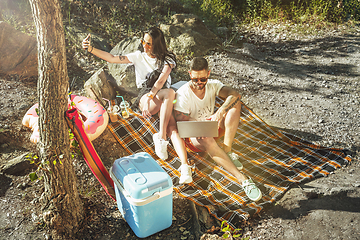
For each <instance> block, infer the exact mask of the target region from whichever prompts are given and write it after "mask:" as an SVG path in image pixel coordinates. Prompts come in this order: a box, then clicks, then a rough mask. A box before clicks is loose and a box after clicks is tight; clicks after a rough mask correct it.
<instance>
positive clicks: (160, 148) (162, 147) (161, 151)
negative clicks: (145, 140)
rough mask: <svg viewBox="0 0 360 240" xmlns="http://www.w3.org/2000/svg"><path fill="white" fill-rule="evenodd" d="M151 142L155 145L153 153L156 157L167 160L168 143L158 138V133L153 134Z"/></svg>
mask: <svg viewBox="0 0 360 240" xmlns="http://www.w3.org/2000/svg"><path fill="white" fill-rule="evenodd" d="M153 141H154V144H155V153H156V155H157V156H158V157H159V158H161V159H162V160H165V159H167V158H168V153H167V145H168V144H169V142H168V141H165V140H164V139H162V138H161V137H160V136H159V133H154V135H153Z"/></svg>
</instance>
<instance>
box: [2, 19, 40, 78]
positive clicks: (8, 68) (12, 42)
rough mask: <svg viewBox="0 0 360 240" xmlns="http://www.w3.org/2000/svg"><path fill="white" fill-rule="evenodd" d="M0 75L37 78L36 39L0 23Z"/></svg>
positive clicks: (4, 23)
mask: <svg viewBox="0 0 360 240" xmlns="http://www.w3.org/2000/svg"><path fill="white" fill-rule="evenodd" d="M0 52H1V55H0V73H3V74H17V75H20V76H26V77H31V76H37V75H38V67H37V66H38V61H37V43H36V39H35V38H33V37H31V36H29V35H27V34H25V33H22V32H20V31H18V30H16V29H15V28H13V27H12V26H11V25H9V24H8V23H6V22H0Z"/></svg>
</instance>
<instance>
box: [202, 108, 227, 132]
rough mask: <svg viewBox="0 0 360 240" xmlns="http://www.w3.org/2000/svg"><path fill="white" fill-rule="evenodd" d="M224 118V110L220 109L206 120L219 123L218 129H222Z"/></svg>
mask: <svg viewBox="0 0 360 240" xmlns="http://www.w3.org/2000/svg"><path fill="white" fill-rule="evenodd" d="M224 117H225V114H224V113H223V110H222V109H221V108H219V109H218V110H217V111H216V112H215V113H214V114H213V115H211V116H210V117H209V118H207V119H206V120H210V121H217V122H218V127H220V125H221V122H222V121H223V119H224Z"/></svg>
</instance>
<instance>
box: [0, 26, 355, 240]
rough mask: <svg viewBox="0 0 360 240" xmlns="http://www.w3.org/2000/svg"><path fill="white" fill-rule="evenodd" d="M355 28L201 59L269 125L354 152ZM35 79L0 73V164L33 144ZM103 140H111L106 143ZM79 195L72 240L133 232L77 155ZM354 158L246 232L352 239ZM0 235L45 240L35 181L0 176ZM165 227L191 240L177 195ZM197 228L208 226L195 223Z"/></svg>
mask: <svg viewBox="0 0 360 240" xmlns="http://www.w3.org/2000/svg"><path fill="white" fill-rule="evenodd" d="M359 42H360V34H358V33H357V32H355V33H353V34H346V35H339V36H334V37H324V38H313V39H308V40H306V41H300V40H296V41H287V42H285V43H284V42H279V43H276V42H267V41H260V42H258V43H256V44H257V46H259V48H258V50H257V51H255V50H254V51H253V52H251V53H252V54H250V55H251V56H252V57H251V56H249V54H244V53H243V50H242V49H241V48H237V47H231V46H229V47H228V48H226V49H225V50H224V51H221V52H214V53H213V54H212V55H210V56H209V57H208V58H209V61H210V63H211V67H212V78H217V79H219V80H222V81H224V82H225V83H227V84H229V85H231V86H233V87H235V88H237V89H238V90H239V92H240V93H241V94H242V95H243V102H244V103H245V104H246V105H247V106H249V107H250V108H252V109H253V110H254V112H255V113H256V114H258V115H259V116H260V117H261V118H262V119H263V120H264V121H265V122H267V123H268V124H269V125H272V126H275V127H278V128H281V129H284V130H286V131H289V132H291V133H294V134H296V135H298V136H301V137H303V138H305V139H307V140H310V141H313V142H315V143H318V144H321V145H324V146H329V147H344V148H347V149H349V150H350V151H351V155H352V156H353V157H354V158H356V159H359V151H360V137H359V133H360V122H359V115H360V98H359V90H360V80H359V70H358V69H359V64H360V58H359V57H360V46H359ZM35 89H36V83H35V82H34V81H31V80H25V81H24V80H22V81H20V80H18V79H16V78H15V77H6V78H5V77H2V78H1V79H0V92H1V96H5V97H2V98H1V99H0V109H1V111H0V120H1V123H0V165H3V164H4V163H6V162H8V161H9V160H10V159H12V158H14V157H17V156H19V155H21V154H22V153H25V152H28V151H33V150H34V146H33V145H32V144H30V143H29V141H28V139H29V136H30V132H29V130H28V129H26V128H24V127H22V126H21V119H22V117H23V115H24V114H25V112H26V111H27V109H28V108H30V107H31V106H32V105H33V104H34V102H35V101H36V98H35V94H34V92H35ZM109 142H110V145H109ZM94 145H95V147H96V148H97V149H98V151H99V154H100V157H101V156H107V159H109V161H108V162H106V163H105V164H106V165H107V166H109V165H111V162H112V161H113V160H115V158H116V157H119V156H121V154H123V153H121V151H120V150H119V149H118V146H117V145H116V141H114V140H111V138H109V133H106V132H105V134H104V135H103V136H102V137H100V138H99V139H98V140H97V141H96V142H95V143H94ZM75 168H76V171H77V174H78V176H79V179H80V180H79V182H80V186H81V187H80V188H81V191H82V193H83V194H84V196H86V199H85V200H84V201H85V203H86V204H87V205H86V206H87V209H88V216H87V222H88V223H87V224H86V225H85V226H84V229H83V231H82V232H81V234H82V235H80V236H81V237H79V238H81V239H119V238H121V239H123V238H124V236H125V238H126V239H136V237H135V235H134V234H133V233H132V231H131V230H129V228H128V227H127V226H126V223H125V222H124V221H123V220H122V218H121V217H120V215H119V212H118V210H117V209H116V205H115V204H114V202H112V201H110V200H109V199H108V198H106V195H105V193H104V192H103V191H101V190H100V191H99V190H98V189H99V184H98V183H97V181H96V179H95V178H94V177H93V176H92V174H91V172H90V170H89V169H88V168H87V167H86V165H85V163H84V162H83V161H81V160H78V161H76V162H75ZM359 168H360V164H359V161H358V160H354V161H353V163H352V164H351V165H350V166H348V167H345V168H343V169H340V170H338V171H336V172H335V174H332V175H330V176H329V177H327V178H321V179H317V180H315V181H311V182H309V183H307V184H302V185H300V186H296V187H294V188H293V189H291V190H290V191H288V192H287V193H286V194H285V195H284V196H283V198H282V199H281V200H279V202H278V203H277V204H275V206H272V207H270V208H269V209H265V210H264V211H263V212H262V213H261V214H260V216H258V217H255V218H253V219H251V220H250V224H249V225H248V226H246V227H245V229H244V230H245V232H244V234H245V236H250V237H251V238H250V239H254V240H255V239H306V238H311V239H360V238H359V235H358V233H359V232H360V224H359V222H360V207H359V206H360V205H359V204H358V203H359V202H360V199H359V198H360V188H359V187H360V174H359ZM0 182H1V186H0V202H1V205H0V210H1V213H0V225H1V226H2V227H1V228H0V239H48V238H49V235H48V233H47V230H46V227H45V226H44V225H43V223H42V221H41V218H40V217H39V214H40V205H41V204H40V202H41V194H42V191H43V189H42V184H41V183H39V182H31V181H29V179H28V176H27V175H26V172H23V173H21V174H20V175H12V174H0ZM174 205H175V207H174V209H175V210H174V221H173V225H172V227H171V228H170V229H167V230H165V231H163V232H161V233H159V234H155V235H154V236H152V237H150V238H149V239H195V235H194V232H193V231H194V228H193V223H192V212H191V208H190V206H189V204H188V203H187V202H185V201H184V200H182V199H179V198H175V200H174ZM202 230H203V231H205V230H207V229H206V228H205V227H204V225H203V229H202Z"/></svg>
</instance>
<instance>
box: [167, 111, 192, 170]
mask: <svg viewBox="0 0 360 240" xmlns="http://www.w3.org/2000/svg"><path fill="white" fill-rule="evenodd" d="M167 134H168V136H170V138H171V142H172V144H173V146H174V148H175V151H176V153H177V155H178V156H179V158H180V161H181V164H188V162H187V152H186V147H185V143H184V140H183V139H182V138H180V136H179V132H178V130H177V127H176V121H175V118H174V116H173V115H171V116H170V120H169V124H168V133H167Z"/></svg>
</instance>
